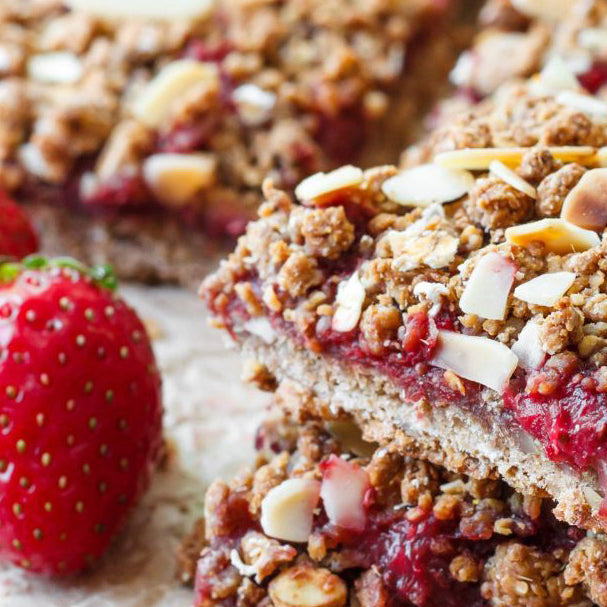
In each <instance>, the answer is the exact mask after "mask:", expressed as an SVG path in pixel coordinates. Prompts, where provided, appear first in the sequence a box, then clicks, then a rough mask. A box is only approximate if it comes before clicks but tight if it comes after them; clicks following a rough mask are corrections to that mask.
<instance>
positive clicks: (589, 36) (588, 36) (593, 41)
mask: <svg viewBox="0 0 607 607" xmlns="http://www.w3.org/2000/svg"><path fill="white" fill-rule="evenodd" d="M577 41H578V44H579V45H580V46H581V47H582V48H585V49H586V50H589V51H590V52H592V53H598V54H601V55H602V54H605V53H606V52H607V31H606V30H605V28H602V27H587V28H585V29H583V30H581V31H580V33H579V34H578V37H577Z"/></svg>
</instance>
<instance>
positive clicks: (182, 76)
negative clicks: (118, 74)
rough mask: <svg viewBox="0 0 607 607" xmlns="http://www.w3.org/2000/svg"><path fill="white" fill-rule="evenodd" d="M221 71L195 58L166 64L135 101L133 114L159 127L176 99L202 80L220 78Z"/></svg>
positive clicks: (146, 122) (148, 124) (150, 124)
mask: <svg viewBox="0 0 607 607" xmlns="http://www.w3.org/2000/svg"><path fill="white" fill-rule="evenodd" d="M218 79H219V73H218V70H217V66H216V65H215V64H214V63H203V62H200V61H195V60H194V59H178V60H177V61H173V62H171V63H169V64H167V65H166V66H165V67H163V68H162V69H161V70H160V72H158V74H156V76H155V77H154V78H153V79H152V80H151V81H150V82H149V83H148V84H147V86H146V87H145V88H144V89H143V90H142V91H141V92H140V93H139V96H138V97H137V99H135V102H134V104H133V114H134V115H135V117H136V118H138V119H139V120H140V121H141V122H143V123H144V124H145V125H147V126H149V127H152V128H156V127H159V126H161V125H162V124H163V122H165V121H166V120H167V118H168V117H169V115H170V113H171V111H172V109H173V105H174V103H175V101H176V100H178V99H179V98H180V97H182V96H183V95H184V94H185V93H187V92H188V91H189V90H190V89H191V88H192V87H194V86H195V85H196V84H198V83H200V82H205V81H209V80H213V81H217V80H218Z"/></svg>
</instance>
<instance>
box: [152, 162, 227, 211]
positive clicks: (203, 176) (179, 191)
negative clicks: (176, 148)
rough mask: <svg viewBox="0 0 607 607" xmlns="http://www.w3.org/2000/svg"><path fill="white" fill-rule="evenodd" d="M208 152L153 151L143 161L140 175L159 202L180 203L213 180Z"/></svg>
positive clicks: (214, 165)
mask: <svg viewBox="0 0 607 607" xmlns="http://www.w3.org/2000/svg"><path fill="white" fill-rule="evenodd" d="M215 167H216V162H215V157H214V156H213V155H212V154H203V153H198V154H154V155H152V156H150V157H148V158H146V160H145V161H144V163H143V177H144V179H145V182H146V184H147V185H148V187H149V188H150V189H151V190H152V191H153V192H154V194H155V195H156V196H157V197H158V199H159V200H161V201H162V202H166V203H168V204H174V205H182V204H185V203H187V202H189V201H191V199H192V197H193V196H194V195H195V194H196V193H197V192H199V191H200V190H202V189H203V188H207V187H209V186H210V185H212V184H213V183H214V181H215Z"/></svg>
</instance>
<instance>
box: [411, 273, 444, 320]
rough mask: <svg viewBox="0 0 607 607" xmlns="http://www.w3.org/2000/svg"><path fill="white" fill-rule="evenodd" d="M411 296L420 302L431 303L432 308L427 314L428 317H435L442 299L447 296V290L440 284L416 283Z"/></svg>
mask: <svg viewBox="0 0 607 607" xmlns="http://www.w3.org/2000/svg"><path fill="white" fill-rule="evenodd" d="M413 295H415V297H417V298H418V299H420V300H422V301H423V300H426V301H431V302H432V308H430V311H429V312H428V313H429V314H430V316H435V315H436V314H438V312H439V311H440V309H441V306H442V305H443V299H444V298H445V297H447V295H449V289H448V288H447V286H446V285H444V284H442V283H440V282H426V281H422V282H418V283H417V284H416V285H415V287H414V288H413Z"/></svg>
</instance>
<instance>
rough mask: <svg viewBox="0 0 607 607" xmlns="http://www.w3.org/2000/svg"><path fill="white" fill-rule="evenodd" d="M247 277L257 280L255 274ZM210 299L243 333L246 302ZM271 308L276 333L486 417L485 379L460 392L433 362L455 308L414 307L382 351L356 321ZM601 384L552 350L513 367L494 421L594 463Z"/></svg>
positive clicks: (601, 443)
mask: <svg viewBox="0 0 607 607" xmlns="http://www.w3.org/2000/svg"><path fill="white" fill-rule="evenodd" d="M340 263H342V264H344V272H342V270H341V269H340V268H332V269H331V273H332V274H337V275H340V274H344V273H345V272H346V271H349V272H351V271H352V269H353V268H355V267H356V262H355V261H354V260H351V259H350V260H342V261H341V262H340ZM346 268H348V270H346ZM243 279H245V278H244V277H243ZM246 280H248V281H252V282H253V284H255V279H254V278H253V279H251V277H246ZM333 290H334V289H333ZM331 295H333V294H331ZM260 299H261V298H260ZM213 300H214V298H213V297H212V296H210V297H209V302H210V304H211V308H212V311H213V312H214V313H215V314H216V315H217V316H220V317H221V318H222V320H223V322H224V324H225V326H226V327H228V329H229V330H231V331H232V335H233V336H234V338H235V339H238V335H237V333H235V332H234V331H233V328H234V327H235V326H239V325H241V324H242V323H244V322H246V321H247V320H248V319H249V315H248V312H247V311H246V309H245V307H244V305H243V304H242V302H241V301H240V300H239V299H238V298H236V297H235V296H233V297H231V298H229V299H228V301H227V303H226V304H225V307H223V308H222V309H218V308H217V306H214V303H213ZM266 314H267V316H268V318H269V320H270V322H271V324H272V325H273V327H274V329H275V330H276V331H277V332H278V333H280V334H286V335H288V336H289V338H291V339H293V340H294V341H296V342H297V343H299V344H300V345H301V346H302V347H305V348H307V349H309V350H311V351H313V352H317V353H322V354H324V355H327V356H330V357H332V358H334V359H336V360H340V361H345V362H348V363H353V364H356V365H360V366H361V367H364V368H366V369H369V370H372V371H374V372H378V373H380V374H382V375H384V376H387V377H389V378H390V379H391V380H392V381H394V382H395V383H396V384H398V385H399V386H400V387H402V389H403V391H404V395H405V398H406V399H407V400H408V401H411V402H417V401H418V400H420V399H426V400H428V401H429V402H430V403H433V404H434V405H437V406H445V405H453V406H457V407H461V408H465V409H474V410H475V413H476V414H477V415H479V416H480V417H482V418H485V416H486V415H487V413H486V407H485V406H484V403H483V400H482V392H483V390H484V388H483V386H481V385H480V384H477V383H474V382H471V381H468V380H465V379H462V380H461V381H462V385H463V387H464V390H463V392H462V391H460V390H459V389H457V388H454V387H452V386H450V385H448V384H447V383H446V381H445V379H444V371H443V370H442V369H439V368H437V367H434V366H432V365H431V364H430V362H429V361H430V360H431V359H432V358H433V356H434V353H435V351H436V346H437V337H438V330H439V329H446V330H449V331H457V332H459V331H461V330H462V328H461V325H460V324H459V322H458V320H457V318H456V316H455V313H454V312H451V311H449V310H448V309H447V310H443V311H442V312H441V313H439V314H438V315H437V316H436V317H430V316H428V315H427V314H426V313H424V312H416V313H414V314H411V315H409V317H408V318H407V320H406V323H405V325H404V327H402V328H401V330H400V332H399V333H398V336H397V339H396V340H393V341H391V342H390V343H389V344H387V345H386V346H385V349H384V351H383V352H382V353H381V354H376V353H374V352H372V351H371V350H370V349H369V347H368V346H367V345H366V343H365V340H364V337H363V336H362V334H361V332H360V331H359V329H358V328H357V329H355V330H353V331H350V332H347V333H340V332H336V331H334V330H333V329H332V328H331V320H330V318H329V317H321V318H320V319H319V320H318V321H317V323H316V324H315V325H314V326H313V327H308V329H307V330H306V332H303V333H302V332H300V331H299V330H298V329H297V328H296V326H295V325H294V324H293V323H290V322H287V321H285V320H284V318H283V317H282V316H281V315H280V314H276V313H274V312H272V311H271V310H269V309H267V310H266ZM603 384H604V382H601V381H600V380H599V379H597V378H595V377H594V376H593V372H592V370H590V369H585V368H583V366H582V363H581V362H580V361H579V360H578V359H577V358H576V357H575V356H574V355H573V354H571V355H570V356H569V355H565V356H564V357H563V356H562V355H559V356H556V357H552V358H548V360H547V361H546V362H545V363H544V366H543V367H542V368H541V369H539V370H537V371H535V372H533V373H531V374H528V373H525V372H524V371H522V370H521V369H519V370H518V371H517V372H516V374H515V375H514V377H513V379H512V380H511V382H510V384H509V386H508V387H507V389H506V390H505V392H504V394H503V397H504V403H505V407H504V410H503V411H502V412H501V416H500V417H501V418H500V419H499V420H490V421H493V422H497V423H499V424H501V425H502V426H506V427H508V426H510V427H512V428H513V430H514V434H518V430H519V429H520V428H522V429H523V430H525V431H526V432H527V433H528V434H530V435H531V436H532V437H533V438H534V439H536V440H537V441H538V442H539V443H540V444H541V445H542V446H543V448H544V451H545V453H546V456H547V457H548V458H549V459H550V460H552V461H555V462H562V463H566V464H569V465H571V466H573V467H574V468H576V469H579V470H586V469H589V468H596V466H597V464H598V462H599V461H601V460H602V459H605V457H607V386H604V385H603Z"/></svg>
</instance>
